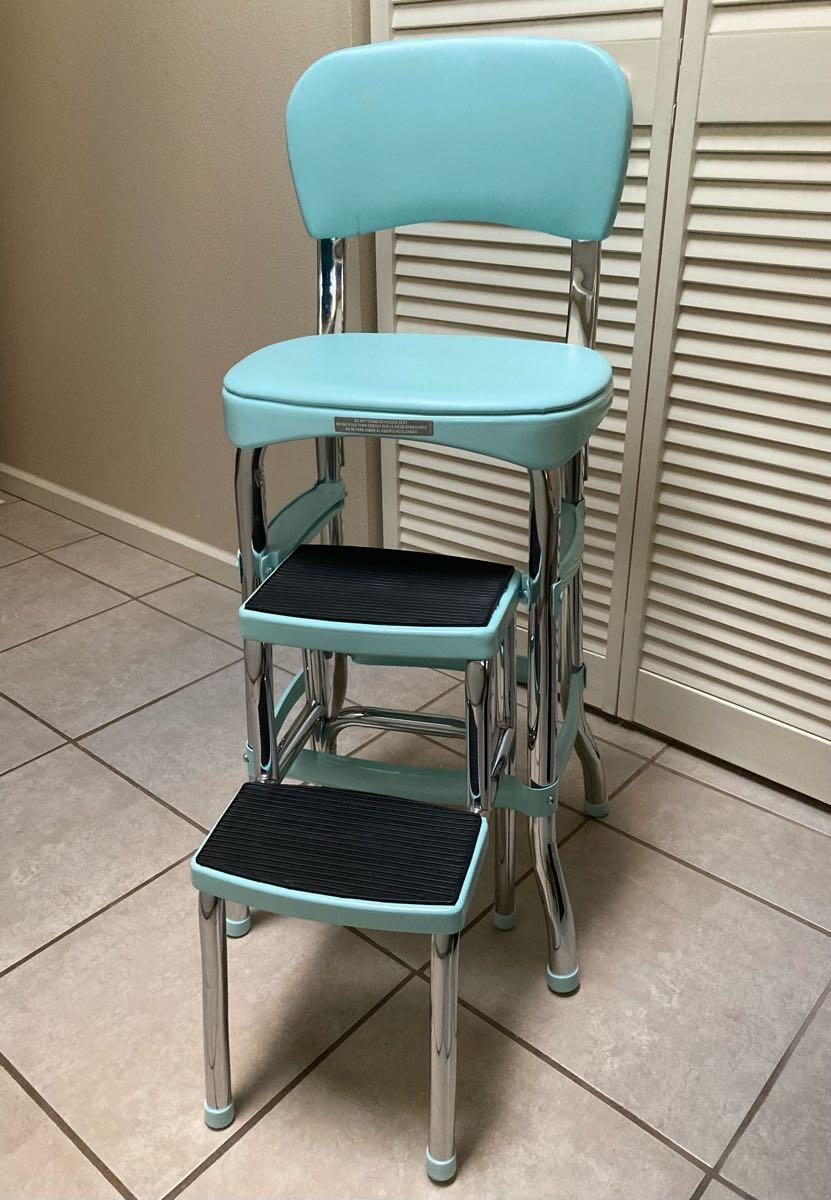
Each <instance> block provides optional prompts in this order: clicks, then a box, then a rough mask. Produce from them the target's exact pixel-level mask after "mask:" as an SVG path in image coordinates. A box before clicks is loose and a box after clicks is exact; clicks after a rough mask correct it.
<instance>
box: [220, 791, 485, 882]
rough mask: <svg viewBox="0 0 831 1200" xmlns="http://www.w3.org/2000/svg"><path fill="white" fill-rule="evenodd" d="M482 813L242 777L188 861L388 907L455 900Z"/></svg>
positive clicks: (242, 875)
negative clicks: (194, 859)
mask: <svg viewBox="0 0 831 1200" xmlns="http://www.w3.org/2000/svg"><path fill="white" fill-rule="evenodd" d="M480 824H481V818H480V817H479V816H478V814H476V813H471V812H467V811H466V810H460V809H449V808H439V807H437V806H436V805H433V804H422V803H420V802H419V801H417V800H402V799H400V798H395V797H392V796H374V795H366V794H365V793H363V792H353V791H345V790H342V789H340V788H330V787H321V788H311V787H301V786H299V785H297V784H286V783H279V784H278V783H246V784H244V785H243V787H242V788H241V790H240V792H239V794H238V795H237V797H236V799H235V800H234V801H233V802H232V804H231V805H230V807H229V808H228V809H227V810H226V811H225V813H224V814H223V815H222V817H221V818H220V820H219V822H218V824H217V826H216V828H215V829H214V831H213V833H212V834H211V836H210V837H209V838H208V840H207V842H205V845H204V846H203V847H202V849H201V850H200V851H199V854H198V856H197V862H198V863H199V865H200V866H203V867H210V868H211V869H212V870H215V871H223V872H224V873H225V874H228V875H235V876H237V877H240V878H243V879H250V880H252V881H255V882H257V883H267V884H272V885H273V886H275V887H282V888H292V889H294V890H296V891H300V892H312V893H316V894H318V895H325V896H339V897H342V898H346V899H350V900H377V901H380V902H381V903H388V904H446V905H452V904H455V903H456V901H457V900H458V898H459V892H460V891H461V887H462V883H463V882H464V878H465V875H466V874H467V871H468V868H469V866H470V860H471V857H472V855H473V850H474V846H475V844H476V838H477V836H478V834H479V828H480Z"/></svg>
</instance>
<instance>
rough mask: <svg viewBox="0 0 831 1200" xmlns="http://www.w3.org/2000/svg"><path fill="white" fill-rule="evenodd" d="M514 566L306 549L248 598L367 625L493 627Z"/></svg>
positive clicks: (294, 613) (282, 610) (260, 608)
mask: <svg viewBox="0 0 831 1200" xmlns="http://www.w3.org/2000/svg"><path fill="white" fill-rule="evenodd" d="M512 574H513V568H512V567H508V566H504V565H502V564H501V563H491V562H484V561H483V560H481V559H475V558H455V557H453V556H452V555H449V554H422V553H421V552H420V551H413V550H379V549H377V548H375V547H366V546H300V547H298V549H297V550H295V551H294V553H293V554H292V555H291V556H290V557H289V558H288V559H286V561H285V562H284V563H283V564H282V565H281V566H280V567H278V569H277V570H276V571H274V572H273V573H272V574H271V575H270V576H269V577H268V579H266V580H265V581H264V582H263V583H262V584H261V586H260V587H259V588H258V589H257V591H256V592H254V594H253V596H251V597H250V598H249V599H248V600H247V601H246V605H245V607H246V609H248V610H249V611H250V612H263V613H274V614H279V615H280V616H285V617H305V618H307V619H308V620H314V621H340V622H345V621H349V622H355V623H357V624H361V625H410V626H442V627H455V626H479V625H487V623H488V621H489V620H490V618H491V616H492V614H493V611H494V609H495V608H496V605H497V604H498V602H499V598H500V596H501V595H502V594H503V592H504V591H505V588H506V587H507V586H508V583H509V581H510V579H511V576H512Z"/></svg>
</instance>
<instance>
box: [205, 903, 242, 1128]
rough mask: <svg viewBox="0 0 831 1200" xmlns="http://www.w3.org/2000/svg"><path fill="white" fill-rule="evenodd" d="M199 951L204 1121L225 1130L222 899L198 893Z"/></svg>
mask: <svg viewBox="0 0 831 1200" xmlns="http://www.w3.org/2000/svg"><path fill="white" fill-rule="evenodd" d="M199 944H200V947H201V951H202V1042H203V1048H204V1055H205V1121H206V1123H207V1124H208V1125H210V1126H211V1128H213V1129H224V1128H225V1126H226V1125H230V1123H231V1121H232V1120H233V1116H234V1111H233V1102H232V1098H231V1052H230V1043H229V1038H228V951H227V945H226V942H225V901H224V900H220V899H218V898H217V897H216V896H209V895H208V894H207V893H206V892H200V893H199Z"/></svg>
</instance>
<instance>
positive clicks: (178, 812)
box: [58, 742, 209, 834]
mask: <svg viewBox="0 0 831 1200" xmlns="http://www.w3.org/2000/svg"><path fill="white" fill-rule="evenodd" d="M70 744H71V745H73V746H74V747H75V749H76V750H80V751H81V753H82V754H86V756H87V757H88V758H91V759H92V761H93V762H97V763H98V764H99V765H100V766H102V767H106V768H107V770H108V771H112V773H113V775H116V776H118V778H119V779H123V780H124V782H125V783H129V784H130V786H131V787H134V788H138V790H139V791H140V792H142V793H143V794H144V795H145V796H147V798H148V800H155V801H156V803H157V804H160V805H161V806H162V808H166V809H167V811H168V812H169V813H172V814H173V816H175V817H180V818H181V819H182V820H183V821H186V822H187V824H188V825H192V826H193V828H194V829H198V830H199V832H200V833H202V834H206V833H208V832H209V830H208V828H207V826H206V825H202V824H200V822H199V821H196V820H194V818H193V817H189V816H188V814H187V813H186V812H183V811H182V809H179V808H176V806H175V805H174V804H171V803H170V802H169V801H168V800H163V799H162V797H161V796H157V795H156V793H155V792H151V791H150V789H149V788H146V787H145V786H144V784H143V783H139V782H138V781H137V780H135V779H132V778H131V777H130V776H129V775H125V774H124V772H123V771H122V770H120V769H119V768H118V767H114V766H113V764H112V763H108V762H107V761H106V760H105V759H103V758H101V757H100V756H99V755H97V754H96V753H95V751H94V750H90V749H89V747H88V746H84V745H82V744H81V743H80V742H72V743H70ZM58 749H60V747H58Z"/></svg>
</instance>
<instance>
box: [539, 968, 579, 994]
mask: <svg viewBox="0 0 831 1200" xmlns="http://www.w3.org/2000/svg"><path fill="white" fill-rule="evenodd" d="M546 975H547V976H548V986H549V987H550V989H551V991H552V992H556V993H557V995H558V996H567V995H568V994H569V992H576V991H577V989H578V988H579V986H580V968H579V967H575V968H574V970H573V971H572V972H571V974H570V975H555V974H554V972H553V971H552V970H551V969H550V968H548V967H546Z"/></svg>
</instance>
